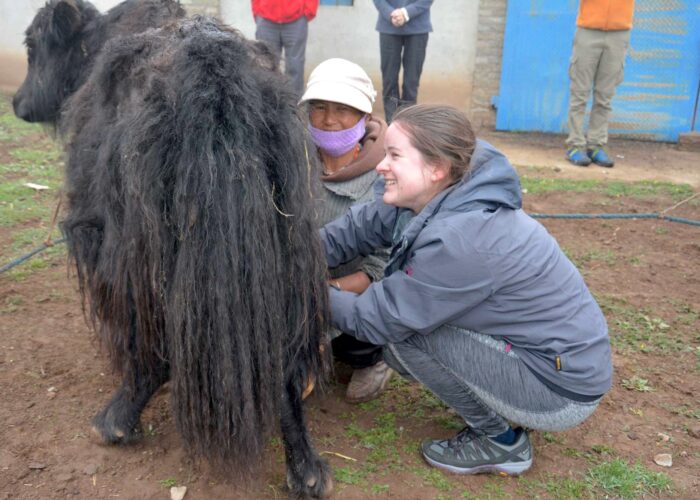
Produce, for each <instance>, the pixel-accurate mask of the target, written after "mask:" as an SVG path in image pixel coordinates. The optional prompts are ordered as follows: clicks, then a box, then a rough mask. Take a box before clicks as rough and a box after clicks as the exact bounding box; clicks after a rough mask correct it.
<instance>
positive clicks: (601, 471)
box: [586, 458, 672, 499]
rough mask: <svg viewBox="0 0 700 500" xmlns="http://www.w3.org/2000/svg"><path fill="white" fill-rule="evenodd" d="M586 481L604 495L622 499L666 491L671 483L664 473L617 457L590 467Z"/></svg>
mask: <svg viewBox="0 0 700 500" xmlns="http://www.w3.org/2000/svg"><path fill="white" fill-rule="evenodd" d="M586 481H587V482H588V483H589V485H590V486H591V487H592V488H594V489H595V490H597V491H600V492H601V493H604V494H605V495H608V496H613V497H617V498H623V499H626V498H639V497H642V496H645V495H658V494H659V493H662V492H668V491H670V488H671V484H672V483H671V479H670V478H669V477H668V476H667V475H666V474H664V473H661V472H653V471H650V470H649V469H647V468H646V467H644V466H643V465H642V464H640V463H636V464H634V465H630V464H629V463H627V462H626V461H624V460H622V459H619V458H618V459H615V460H611V461H609V462H608V461H606V462H602V463H600V464H598V465H596V466H595V467H592V468H591V469H590V470H589V471H588V473H587V474H586Z"/></svg>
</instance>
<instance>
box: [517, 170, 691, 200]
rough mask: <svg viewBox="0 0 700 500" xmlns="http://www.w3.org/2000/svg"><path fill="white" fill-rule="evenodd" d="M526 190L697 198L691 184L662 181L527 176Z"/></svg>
mask: <svg viewBox="0 0 700 500" xmlns="http://www.w3.org/2000/svg"><path fill="white" fill-rule="evenodd" d="M520 181H521V184H522V187H523V189H526V190H527V192H528V193H529V194H541V193H551V192H555V191H571V192H577V193H582V192H594V193H600V194H603V195H606V196H611V197H615V198H657V197H659V196H669V197H671V198H673V199H674V200H679V201H680V200H682V199H684V198H687V197H689V196H692V195H693V188H692V187H691V186H690V185H689V184H675V183H672V182H662V181H638V182H623V181H599V180H592V179H586V180H576V179H552V178H544V177H531V176H527V175H523V176H522V177H521V178H520Z"/></svg>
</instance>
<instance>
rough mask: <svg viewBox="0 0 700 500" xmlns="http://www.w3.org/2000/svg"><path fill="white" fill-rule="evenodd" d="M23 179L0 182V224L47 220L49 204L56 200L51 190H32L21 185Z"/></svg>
mask: <svg viewBox="0 0 700 500" xmlns="http://www.w3.org/2000/svg"><path fill="white" fill-rule="evenodd" d="M22 182H23V181H10V182H2V183H0V226H5V227H8V226H14V225H17V224H21V223H24V222H28V221H30V220H34V219H39V220H46V221H48V220H49V219H50V217H51V215H52V214H51V210H50V208H49V207H50V206H51V205H52V204H53V203H55V201H56V193H55V192H53V191H52V190H50V189H49V190H47V191H38V192H37V191H34V190H33V189H31V188H28V187H26V186H23V185H22Z"/></svg>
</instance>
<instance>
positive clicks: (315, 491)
mask: <svg viewBox="0 0 700 500" xmlns="http://www.w3.org/2000/svg"><path fill="white" fill-rule="evenodd" d="M300 472H301V475H302V476H303V477H301V478H297V477H295V475H294V474H292V473H290V472H288V473H287V486H288V487H289V490H290V492H291V496H292V497H293V498H304V499H306V498H325V497H327V496H328V495H330V494H331V492H332V491H333V478H332V477H331V471H330V468H329V467H328V464H326V462H325V461H324V460H322V459H320V458H319V459H317V460H316V461H315V462H311V463H310V464H309V465H308V467H306V468H305V470H303V471H300Z"/></svg>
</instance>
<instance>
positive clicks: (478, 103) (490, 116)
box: [469, 0, 508, 130]
mask: <svg viewBox="0 0 700 500" xmlns="http://www.w3.org/2000/svg"><path fill="white" fill-rule="evenodd" d="M507 4H508V1H507V0H480V2H479V22H478V27H477V39H476V61H475V66H474V78H473V88H472V101H471V106H470V110H469V116H470V118H471V120H472V123H473V124H474V128H475V130H479V129H481V128H493V127H494V125H495V124H496V110H495V109H494V108H493V107H492V106H491V97H493V96H495V95H498V91H499V84H500V80H501V57H502V55H503V35H504V31H505V26H506V10H507Z"/></svg>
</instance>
